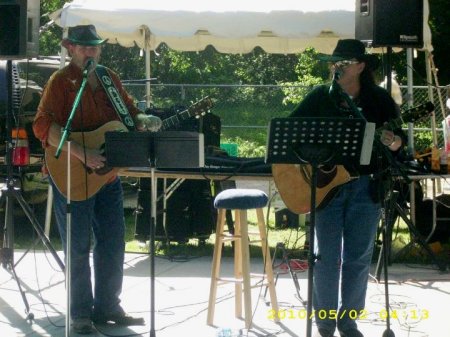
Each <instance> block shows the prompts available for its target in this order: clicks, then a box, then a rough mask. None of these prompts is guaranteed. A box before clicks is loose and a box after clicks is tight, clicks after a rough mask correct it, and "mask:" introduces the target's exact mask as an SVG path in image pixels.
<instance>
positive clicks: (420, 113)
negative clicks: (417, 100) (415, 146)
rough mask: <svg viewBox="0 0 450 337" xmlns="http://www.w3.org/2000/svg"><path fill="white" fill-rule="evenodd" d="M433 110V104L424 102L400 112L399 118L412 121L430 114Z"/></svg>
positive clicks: (406, 121) (408, 121) (405, 121)
mask: <svg viewBox="0 0 450 337" xmlns="http://www.w3.org/2000/svg"><path fill="white" fill-rule="evenodd" d="M433 111H434V104H433V103H431V102H426V103H423V104H420V105H417V106H415V107H413V108H411V109H408V110H406V111H404V112H402V114H401V119H402V121H403V122H404V123H412V122H416V121H418V120H419V119H422V118H423V117H426V116H429V115H431V113H432V112H433Z"/></svg>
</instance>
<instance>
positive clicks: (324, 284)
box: [291, 39, 405, 337]
mask: <svg viewBox="0 0 450 337" xmlns="http://www.w3.org/2000/svg"><path fill="white" fill-rule="evenodd" d="M319 59H321V60H322V61H327V62H329V63H330V66H331V73H332V74H333V84H332V85H331V86H330V85H321V86H318V87H316V88H314V89H313V90H312V91H311V92H310V93H309V94H308V95H307V96H306V97H305V98H304V100H303V101H302V102H301V103H300V104H299V106H298V107H297V108H296V109H295V110H294V111H293V112H292V114H291V116H292V117H349V118H352V117H360V114H361V113H362V115H363V116H364V118H365V119H366V120H367V121H368V122H372V123H375V124H376V127H377V128H380V127H381V128H382V127H383V125H384V124H385V123H386V122H388V121H389V120H391V119H394V118H396V117H398V116H399V111H398V108H397V106H396V104H395V102H394V101H393V100H392V98H391V96H390V95H389V94H388V92H387V91H386V90H384V89H383V88H380V87H378V86H377V85H376V84H375V81H374V78H373V73H372V72H373V70H374V69H375V68H376V67H377V65H378V62H377V59H376V58H375V57H374V56H372V55H368V54H366V52H365V47H364V44H363V43H362V42H360V41H358V40H353V39H346V40H339V41H338V44H337V46H336V48H335V50H334V51H333V54H332V55H323V54H320V55H319ZM376 137H377V136H376ZM377 141H378V140H376V142H375V143H377V144H378V142H377ZM404 142H405V139H404V135H403V133H402V131H401V129H394V130H389V129H386V130H383V131H382V132H381V135H380V136H379V143H381V144H380V145H379V147H377V146H374V150H373V152H372V158H371V161H370V164H369V165H365V166H363V165H358V166H357V167H347V166H345V168H346V169H347V170H348V171H352V172H355V171H356V173H358V178H357V179H354V180H351V181H350V182H348V183H346V184H343V185H341V186H339V188H338V191H337V193H336V194H335V195H334V196H333V197H332V198H331V200H329V202H328V203H326V204H325V205H322V204H321V205H320V206H321V207H320V208H319V209H317V210H316V220H315V225H316V239H317V247H316V249H317V250H318V251H316V252H315V253H316V254H318V255H319V256H320V258H319V259H318V260H317V262H316V265H315V269H314V278H313V280H314V281H313V307H314V312H315V313H316V317H315V318H316V325H317V328H318V329H317V330H318V331H317V333H316V336H317V337H332V336H333V335H334V332H335V330H336V328H337V329H338V330H339V333H340V335H341V337H362V336H363V334H362V333H361V332H360V331H359V330H358V328H357V324H356V319H357V318H361V315H363V314H364V305H365V297H366V290H367V282H368V275H369V267H370V263H371V259H372V251H373V246H374V242H375V235H376V230H377V225H378V222H379V220H380V213H381V212H380V210H381V208H380V200H381V198H382V197H383V196H382V192H380V191H379V188H378V187H380V186H378V185H379V183H378V179H376V178H375V179H374V177H377V176H378V175H379V174H380V173H381V172H380V171H382V170H383V167H386V165H387V163H386V162H385V161H384V162H383V163H380V161H379V159H378V158H379V157H380V153H382V152H383V151H386V150H387V151H390V152H392V154H394V155H395V153H396V152H397V151H398V150H399V149H400V148H401V147H402V144H403V143H404ZM383 147H384V149H383ZM319 175H320V172H319ZM319 313H320V315H319Z"/></svg>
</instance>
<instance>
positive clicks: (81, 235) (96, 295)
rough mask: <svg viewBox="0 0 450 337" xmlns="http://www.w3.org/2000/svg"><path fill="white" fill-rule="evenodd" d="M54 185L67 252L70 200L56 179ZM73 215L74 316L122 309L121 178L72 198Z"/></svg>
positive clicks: (122, 232) (60, 226) (123, 227)
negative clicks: (82, 198) (81, 197)
mask: <svg viewBox="0 0 450 337" xmlns="http://www.w3.org/2000/svg"><path fill="white" fill-rule="evenodd" d="M52 187H53V191H54V201H53V205H54V212H55V216H56V221H57V224H58V227H59V232H60V235H61V240H62V242H63V245H64V252H65V253H67V250H66V248H67V247H66V232H67V231H66V228H67V226H66V225H67V216H66V209H67V201H66V198H65V197H64V196H63V195H62V194H61V193H60V192H59V191H58V189H57V187H56V186H55V185H54V184H53V182H52ZM70 215H71V227H72V230H71V234H72V235H71V247H72V249H71V266H72V267H71V289H72V291H71V316H72V318H88V317H91V315H92V314H93V313H94V314H96V315H97V314H98V315H102V314H110V313H119V312H121V310H122V309H121V307H120V304H119V303H120V299H119V295H120V293H121V292H122V280H123V263H124V252H125V238H124V235H125V221H124V212H123V191H122V186H121V183H120V179H119V178H117V179H116V180H115V181H113V182H112V183H110V184H107V185H105V186H103V187H102V188H101V189H100V191H99V192H98V193H97V194H95V195H94V196H92V197H91V198H89V199H87V200H85V201H72V202H71V213H70ZM91 233H93V234H94V235H93V239H94V241H93V243H94V245H93V267H94V270H93V271H94V280H95V282H94V289H93V288H92V281H91V268H90V250H91ZM66 257H67V254H66Z"/></svg>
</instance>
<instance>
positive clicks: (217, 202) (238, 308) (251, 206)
mask: <svg viewBox="0 0 450 337" xmlns="http://www.w3.org/2000/svg"><path fill="white" fill-rule="evenodd" d="M268 200H269V198H268V197H267V195H266V194H265V193H264V192H263V191H260V190H257V189H228V190H224V191H222V192H220V193H219V194H218V195H217V196H216V198H215V199H214V207H215V208H217V209H218V215H217V225H216V239H215V243H214V254H213V261H212V268H211V285H210V290H209V303H208V315H207V319H206V320H207V324H208V325H213V320H214V312H215V305H216V299H217V286H218V285H222V284H226V283H230V282H231V283H234V287H235V291H234V297H235V316H236V317H242V305H243V304H244V319H245V327H246V328H247V329H249V328H250V327H251V325H252V317H253V315H252V304H251V302H252V298H251V289H252V288H253V287H252V284H251V276H252V275H251V274H250V243H253V242H257V243H259V244H261V250H262V254H263V264H264V273H263V274H264V277H263V279H265V281H266V282H267V287H268V290H269V292H270V302H271V305H272V309H273V310H274V311H275V312H278V302H277V296H276V292H275V283H274V277H273V270H272V263H271V258H270V251H269V246H268V244H267V236H266V226H265V222H264V213H263V207H265V206H266V205H267V202H268ZM229 210H231V211H232V212H233V213H234V230H233V231H231V230H228V232H226V231H225V229H224V225H225V220H226V212H228V211H229ZM249 210H255V211H256V217H257V223H258V233H256V234H254V233H251V232H249V230H248V221H247V211H249ZM250 236H256V240H253V239H251V238H250ZM229 241H232V242H233V243H234V278H232V279H230V278H224V277H221V275H220V265H221V255H222V246H223V244H224V243H225V242H229ZM258 284H259V286H262V284H261V283H257V285H258ZM242 299H244V300H242ZM274 320H275V321H276V322H278V321H279V319H278V317H277V316H276V317H275V318H274Z"/></svg>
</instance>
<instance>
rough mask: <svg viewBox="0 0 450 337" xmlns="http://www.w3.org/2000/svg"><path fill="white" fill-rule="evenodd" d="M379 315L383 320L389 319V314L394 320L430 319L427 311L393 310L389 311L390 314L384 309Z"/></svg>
mask: <svg viewBox="0 0 450 337" xmlns="http://www.w3.org/2000/svg"><path fill="white" fill-rule="evenodd" d="M378 314H379V317H380V318H381V319H383V320H385V319H387V317H388V314H389V317H390V318H393V319H399V318H403V319H411V320H424V319H428V318H430V312H429V311H428V310H427V309H392V310H389V313H388V311H387V310H386V309H382V310H380V312H379V313H378Z"/></svg>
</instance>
